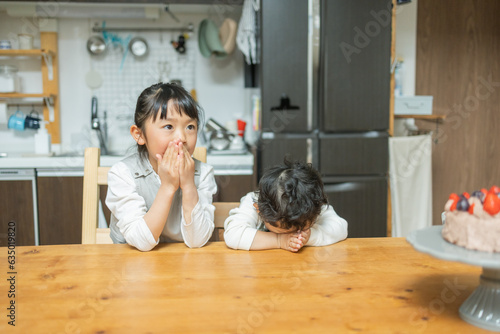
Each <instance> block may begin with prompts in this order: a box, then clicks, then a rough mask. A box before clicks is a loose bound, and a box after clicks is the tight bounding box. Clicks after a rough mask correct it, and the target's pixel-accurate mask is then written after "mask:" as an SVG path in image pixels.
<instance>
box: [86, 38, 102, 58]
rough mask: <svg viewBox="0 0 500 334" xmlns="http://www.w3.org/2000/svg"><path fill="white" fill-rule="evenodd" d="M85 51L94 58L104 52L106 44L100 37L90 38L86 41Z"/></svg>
mask: <svg viewBox="0 0 500 334" xmlns="http://www.w3.org/2000/svg"><path fill="white" fill-rule="evenodd" d="M87 51H88V52H89V53H90V54H91V55H94V56H97V55H100V54H103V53H104V52H106V42H105V41H104V39H103V38H102V37H101V36H91V37H90V38H89V39H88V41H87Z"/></svg>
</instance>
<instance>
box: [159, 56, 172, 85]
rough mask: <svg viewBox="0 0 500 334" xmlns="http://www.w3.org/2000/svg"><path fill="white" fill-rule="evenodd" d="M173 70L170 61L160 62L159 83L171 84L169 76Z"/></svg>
mask: <svg viewBox="0 0 500 334" xmlns="http://www.w3.org/2000/svg"><path fill="white" fill-rule="evenodd" d="M171 70H172V66H171V65H170V63H169V62H168V61H159V62H158V72H160V77H159V78H158V82H169V80H170V78H169V75H170V71H171Z"/></svg>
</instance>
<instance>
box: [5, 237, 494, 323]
mask: <svg viewBox="0 0 500 334" xmlns="http://www.w3.org/2000/svg"><path fill="white" fill-rule="evenodd" d="M11 248H12V247H11ZM8 250H9V249H8V248H7V247H2V248H0V253H1V254H0V263H2V266H3V279H2V284H1V287H2V290H3V291H1V293H0V295H1V298H2V299H1V300H2V303H1V306H2V307H1V309H2V312H3V313H4V314H2V317H1V319H2V321H1V323H0V333H337V332H338V333H360V332H361V333H482V332H484V333H488V331H486V330H482V329H480V328H478V327H475V326H473V325H471V324H469V323H467V322H465V321H463V320H462V319H461V318H460V316H459V307H460V305H461V304H462V303H463V302H464V300H465V299H466V298H467V297H468V296H469V295H470V294H471V293H472V291H473V290H474V289H475V288H476V287H477V286H478V284H479V276H480V274H481V268H480V267H475V266H471V265H467V264H462V263H458V262H451V261H443V260H439V259H436V258H433V257H431V256H429V255H426V254H423V253H420V252H418V251H416V250H414V249H413V247H412V246H411V245H410V244H408V243H407V241H406V240H405V239H403V238H359V239H355V238H353V239H347V240H344V241H342V242H339V243H337V244H334V245H331V246H326V247H305V248H303V249H302V250H300V251H299V252H298V253H291V252H288V251H284V250H267V251H241V250H240V251H237V250H232V249H229V248H227V246H226V245H225V244H224V243H223V242H212V243H209V244H207V245H206V246H204V247H202V248H198V249H190V248H188V247H186V246H185V245H184V244H159V245H158V246H157V247H156V248H155V249H154V250H152V251H150V252H140V251H138V250H136V249H135V248H133V247H131V246H129V245H53V246H24V247H16V248H15V258H14V261H13V262H14V266H13V267H9V264H8V262H9V261H8V260H9V259H11V260H12V258H8ZM11 262H12V261H11ZM9 278H10V279H11V280H10V281H9ZM12 278H13V280H12ZM5 283H7V284H5ZM12 283H14V284H12ZM7 290H9V291H14V294H15V296H14V297H13V298H12V296H11V297H10V298H9V297H8V296H9V294H8V291H7ZM12 301H14V304H13V305H14V307H15V310H14V321H15V322H14V324H15V327H14V326H12V323H11V324H9V321H12V320H11V318H9V315H10V316H12V312H11V311H12V307H11V305H12V304H11V303H12ZM8 307H11V310H8V309H7V308H8Z"/></svg>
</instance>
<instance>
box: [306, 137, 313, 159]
mask: <svg viewBox="0 0 500 334" xmlns="http://www.w3.org/2000/svg"><path fill="white" fill-rule="evenodd" d="M306 143H307V157H306V162H307V163H308V164H312V163H313V140H312V138H307V140H306Z"/></svg>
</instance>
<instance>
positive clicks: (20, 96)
mask: <svg viewBox="0 0 500 334" xmlns="http://www.w3.org/2000/svg"><path fill="white" fill-rule="evenodd" d="M30 97H35V98H41V99H45V98H55V95H54V94H24V93H0V99H4V98H5V99H25V98H30Z"/></svg>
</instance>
